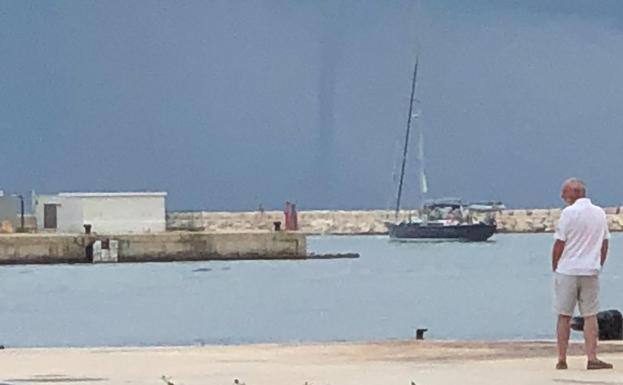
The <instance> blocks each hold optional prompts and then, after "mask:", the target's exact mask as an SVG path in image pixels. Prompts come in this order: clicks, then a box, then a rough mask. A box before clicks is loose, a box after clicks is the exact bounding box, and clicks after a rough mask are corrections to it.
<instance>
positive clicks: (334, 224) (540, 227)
mask: <svg viewBox="0 0 623 385" xmlns="http://www.w3.org/2000/svg"><path fill="white" fill-rule="evenodd" d="M560 212H561V209H559V208H556V209H532V210H525V209H515V210H504V211H502V212H500V213H498V214H497V215H496V219H497V223H498V231H499V232H501V233H542V232H553V231H554V230H555V228H556V223H557V222H558V219H559V218H560ZM606 214H607V216H608V224H609V226H610V230H611V231H623V209H621V208H619V207H614V208H607V209H606ZM409 215H411V216H412V217H413V218H415V217H417V215H418V213H417V211H416V210H412V211H405V212H402V213H401V215H400V218H399V219H400V220H405V219H408V217H409ZM276 221H281V222H284V214H283V213H282V212H280V211H265V212H259V211H258V212H215V211H213V212H211V211H196V212H170V213H168V215H167V227H168V228H169V229H174V230H196V231H208V232H214V233H220V232H230V233H231V232H245V231H252V230H259V229H261V230H269V229H271V228H272V227H273V222H276ZM393 221H395V216H394V212H393V211H391V210H356V211H337V210H314V211H300V212H299V221H298V222H299V230H300V231H301V232H303V233H305V234H343V235H349V234H384V233H386V232H387V230H386V227H385V223H386V222H393Z"/></svg>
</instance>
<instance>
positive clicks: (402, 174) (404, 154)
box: [396, 56, 419, 219]
mask: <svg viewBox="0 0 623 385" xmlns="http://www.w3.org/2000/svg"><path fill="white" fill-rule="evenodd" d="M418 62H419V56H418V57H416V59H415V65H414V66H413V80H412V81H411V99H410V101H409V117H408V118H407V132H406V134H405V145H404V149H403V151H402V165H401V167H400V182H398V196H397V198H396V219H398V214H399V212H400V200H401V198H402V187H403V185H404V178H405V169H406V166H407V153H408V152H409V136H410V135H411V120H412V118H413V101H414V100H415V83H416V81H417V67H418Z"/></svg>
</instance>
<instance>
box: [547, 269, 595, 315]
mask: <svg viewBox="0 0 623 385" xmlns="http://www.w3.org/2000/svg"><path fill="white" fill-rule="evenodd" d="M576 304H577V305H578V307H579V308H580V315H581V316H582V317H589V316H592V315H595V314H597V313H598V312H599V276H597V275H587V276H579V275H565V274H560V273H555V274H554V308H555V310H556V313H557V314H561V315H567V316H573V311H574V310H575V305H576Z"/></svg>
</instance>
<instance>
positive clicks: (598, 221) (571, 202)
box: [552, 178, 613, 369]
mask: <svg viewBox="0 0 623 385" xmlns="http://www.w3.org/2000/svg"><path fill="white" fill-rule="evenodd" d="M561 198H562V199H563V200H564V201H565V203H567V205H568V206H567V207H566V208H565V209H564V210H562V213H561V215H560V222H559V224H558V228H557V229H556V234H555V235H554V237H555V242H554V248H553V251H552V270H553V271H554V287H555V288H554V292H555V300H554V303H555V309H556V313H557V314H558V325H557V339H558V364H556V369H567V347H568V346H569V335H570V334H571V317H572V316H573V311H574V309H575V306H576V304H577V305H578V307H579V309H580V315H581V316H582V317H584V341H585V346H586V355H587V356H588V363H587V366H586V368H587V369H612V367H613V366H612V364H609V363H607V362H603V361H601V360H599V359H597V337H598V333H599V330H598V324H597V313H598V312H599V298H598V297H599V273H600V272H601V269H602V267H603V265H604V263H605V262H606V256H607V254H608V239H609V238H610V233H609V232H608V221H607V220H606V213H605V212H604V210H603V209H601V208H600V207H598V206H595V205H594V204H592V203H591V201H590V199H588V198H586V186H585V184H584V182H582V181H581V180H579V179H576V178H572V179H568V180H567V181H565V183H564V184H563V185H562V192H561Z"/></svg>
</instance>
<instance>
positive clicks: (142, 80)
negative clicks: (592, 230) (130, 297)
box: [0, 0, 623, 209]
mask: <svg viewBox="0 0 623 385" xmlns="http://www.w3.org/2000/svg"><path fill="white" fill-rule="evenodd" d="M622 15H623V5H620V4H619V2H615V1H600V2H588V1H575V0H574V1H562V0H561V1H549V2H547V1H536V0H530V1H521V2H517V1H515V2H511V1H508V2H504V1H484V0H476V1H470V2H463V1H458V0H447V1H442V2H437V1H435V2H426V1H423V2H422V4H421V5H420V6H418V5H417V4H416V3H415V2H407V1H404V2H401V1H396V2H384V1H383V2H380V1H379V2H376V3H373V2H355V1H347V2H329V1H326V2H309V3H305V2H300V3H299V2H283V1H264V2H232V1H220V2H218V1H217V2H199V1H197V2H184V3H171V2H131V3H128V2H122V1H111V2H64V1H57V2H43V3H42V2H3V3H2V4H1V5H0V55H1V57H2V58H3V59H2V60H1V61H0V132H1V134H2V140H0V176H1V178H0V188H3V189H5V190H8V191H22V192H27V191H28V190H30V189H31V188H35V189H37V190H39V191H58V190H135V189H150V190H161V189H163V190H167V191H169V192H170V200H169V206H170V208H171V209H185V208H205V209H250V208H255V207H257V205H258V204H259V203H263V205H264V206H265V207H278V206H280V205H281V203H282V202H284V201H285V200H286V199H289V200H293V201H296V202H297V203H299V206H301V207H303V208H310V207H311V208H324V207H342V208H353V207H385V206H387V205H388V202H390V201H391V199H393V195H394V194H395V187H394V186H393V184H392V171H393V165H394V164H395V163H396V158H397V157H398V156H399V151H397V149H399V147H400V146H399V145H397V144H399V143H400V140H401V138H402V136H403V130H404V125H405V120H406V111H407V108H408V95H409V81H410V71H411V67H412V65H413V60H414V56H415V55H414V53H415V46H416V42H417V41H419V42H420V46H421V50H420V55H421V72H420V73H421V76H420V84H419V88H418V95H419V98H420V100H421V107H422V109H423V115H422V119H421V121H420V122H419V123H420V124H421V125H422V126H423V127H424V129H425V130H426V137H427V143H426V144H427V148H426V153H427V165H428V174H429V184H430V190H431V191H430V192H431V196H457V195H459V196H464V197H466V198H468V199H488V198H498V199H503V200H505V201H507V202H508V203H509V204H511V205H513V206H548V205H554V204H556V205H557V204H559V202H558V199H557V194H558V192H557V189H558V185H559V183H560V182H561V181H562V180H563V179H564V178H565V177H567V176H569V175H578V176H580V177H583V178H585V179H587V180H588V182H589V187H590V188H591V192H592V193H593V195H595V196H596V198H597V200H598V201H600V202H602V203H608V204H614V203H619V202H620V201H621V200H622V199H621V193H620V191H622V190H623V180H622V179H621V178H618V171H619V167H618V165H619V164H620V163H621V156H622V155H621V154H622V153H623V148H622V145H621V143H623V117H622V116H621V114H620V112H619V111H620V105H621V103H622V102H623V96H622V94H621V90H622V89H623V69H622V68H621V65H620V63H621V61H622V59H623V53H622V52H623V50H621V48H622V47H623V35H622V31H623V30H622V29H621V25H620V23H621V22H620V20H623V18H621V16H622ZM409 171H410V172H413V171H414V170H413V167H411V168H410V169H409ZM414 186H415V180H414V178H410V179H408V180H407V197H408V199H407V202H408V203H414V199H413V198H412V197H414V196H415V194H414V191H413V187H414ZM409 197H411V198H409Z"/></svg>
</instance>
